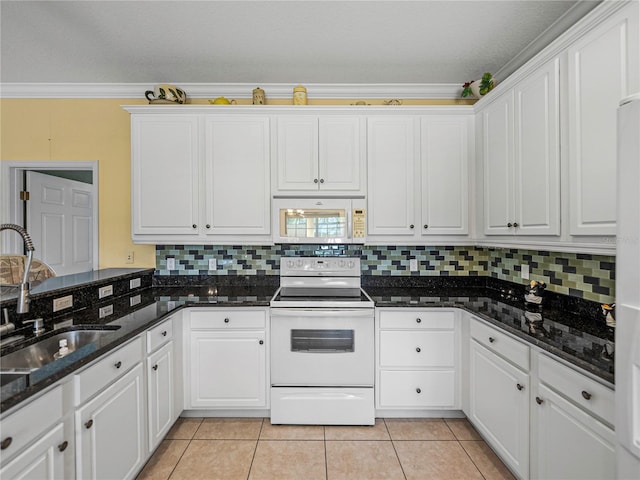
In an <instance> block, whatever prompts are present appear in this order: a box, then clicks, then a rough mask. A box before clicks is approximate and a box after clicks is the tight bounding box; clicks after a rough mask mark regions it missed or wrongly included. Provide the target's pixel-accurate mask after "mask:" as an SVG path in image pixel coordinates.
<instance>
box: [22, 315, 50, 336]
mask: <svg viewBox="0 0 640 480" xmlns="http://www.w3.org/2000/svg"><path fill="white" fill-rule="evenodd" d="M27 323H33V333H35V334H36V335H38V334H40V333H42V332H44V330H45V328H44V319H42V318H34V319H33V320H25V321H23V322H22V324H23V325H24V324H27Z"/></svg>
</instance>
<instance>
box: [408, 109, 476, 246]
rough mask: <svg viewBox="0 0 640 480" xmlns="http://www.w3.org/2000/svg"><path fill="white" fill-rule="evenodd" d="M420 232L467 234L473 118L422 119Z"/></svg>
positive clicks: (444, 117)
mask: <svg viewBox="0 0 640 480" xmlns="http://www.w3.org/2000/svg"><path fill="white" fill-rule="evenodd" d="M420 127H421V144H420V167H421V175H420V176H421V179H422V188H421V197H422V203H421V211H422V215H421V217H422V223H421V225H420V228H421V233H422V235H438V234H443V235H452V234H453V235H464V234H467V233H468V224H469V222H468V210H469V173H468V163H469V156H470V152H471V149H472V145H470V144H469V142H470V139H471V137H472V136H473V135H472V132H473V119H472V118H470V117H469V116H447V115H442V116H433V117H422V119H421V126H420Z"/></svg>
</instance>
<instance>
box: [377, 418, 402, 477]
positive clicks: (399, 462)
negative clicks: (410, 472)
mask: <svg viewBox="0 0 640 480" xmlns="http://www.w3.org/2000/svg"><path fill="white" fill-rule="evenodd" d="M382 421H383V422H384V428H386V429H387V433H388V434H389V440H390V441H391V448H393V453H395V454H396V459H397V460H398V465H400V470H401V471H402V475H403V476H404V479H405V480H407V474H406V473H405V471H404V467H403V466H402V462H401V461H400V455H398V450H396V444H395V443H394V442H393V438H391V432H389V428H388V427H387V421H386V420H385V419H384V418H383V419H382Z"/></svg>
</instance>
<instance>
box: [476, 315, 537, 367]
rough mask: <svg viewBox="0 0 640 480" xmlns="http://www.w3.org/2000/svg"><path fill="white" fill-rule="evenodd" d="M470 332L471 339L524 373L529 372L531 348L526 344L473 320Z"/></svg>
mask: <svg viewBox="0 0 640 480" xmlns="http://www.w3.org/2000/svg"><path fill="white" fill-rule="evenodd" d="M470 332H471V338H474V339H476V341H478V342H479V343H481V344H482V345H484V346H485V347H487V348H488V349H489V350H492V351H494V352H496V353H497V354H499V355H501V356H502V357H504V358H506V359H507V360H509V361H510V362H511V363H513V364H515V365H517V366H518V367H520V368H522V369H523V370H524V371H526V372H528V371H529V368H530V367H529V365H530V364H529V347H528V346H527V345H525V344H524V343H521V342H519V341H517V340H514V339H513V338H511V337H509V336H508V335H506V334H504V333H502V332H500V331H498V330H496V329H495V328H492V327H489V326H487V325H485V324H484V323H482V322H481V321H480V320H475V319H473V318H472V319H471V328H470Z"/></svg>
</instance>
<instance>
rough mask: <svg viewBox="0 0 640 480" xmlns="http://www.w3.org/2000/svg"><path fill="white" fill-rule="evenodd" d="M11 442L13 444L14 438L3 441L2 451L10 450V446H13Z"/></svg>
mask: <svg viewBox="0 0 640 480" xmlns="http://www.w3.org/2000/svg"><path fill="white" fill-rule="evenodd" d="M11 442H13V438H11V437H7V438H5V439H4V440H2V442H0V450H5V449H7V448H9V445H11Z"/></svg>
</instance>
